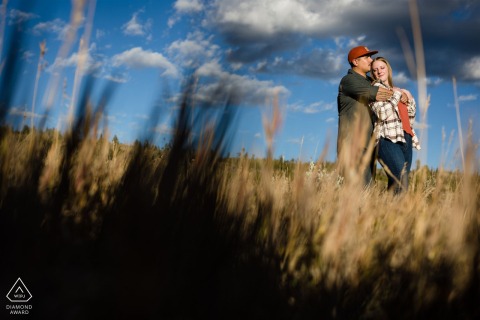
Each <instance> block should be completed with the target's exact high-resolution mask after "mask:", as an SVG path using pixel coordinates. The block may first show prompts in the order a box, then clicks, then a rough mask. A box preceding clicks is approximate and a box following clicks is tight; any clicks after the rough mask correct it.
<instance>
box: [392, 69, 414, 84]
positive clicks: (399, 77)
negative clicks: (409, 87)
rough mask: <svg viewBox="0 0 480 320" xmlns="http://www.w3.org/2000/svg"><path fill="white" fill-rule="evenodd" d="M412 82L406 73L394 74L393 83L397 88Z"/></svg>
mask: <svg viewBox="0 0 480 320" xmlns="http://www.w3.org/2000/svg"><path fill="white" fill-rule="evenodd" d="M409 81H410V79H408V77H407V75H406V74H405V72H397V73H394V74H393V83H394V84H395V85H396V86H401V85H405V84H407V83H408V82H409Z"/></svg>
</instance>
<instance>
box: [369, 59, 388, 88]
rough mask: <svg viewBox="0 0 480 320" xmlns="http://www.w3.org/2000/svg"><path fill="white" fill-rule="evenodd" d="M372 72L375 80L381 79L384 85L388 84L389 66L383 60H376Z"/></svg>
mask: <svg viewBox="0 0 480 320" xmlns="http://www.w3.org/2000/svg"><path fill="white" fill-rule="evenodd" d="M372 72H373V76H374V77H375V79H380V80H382V82H384V83H388V68H387V64H386V63H385V62H383V61H381V60H376V61H374V62H373V64H372Z"/></svg>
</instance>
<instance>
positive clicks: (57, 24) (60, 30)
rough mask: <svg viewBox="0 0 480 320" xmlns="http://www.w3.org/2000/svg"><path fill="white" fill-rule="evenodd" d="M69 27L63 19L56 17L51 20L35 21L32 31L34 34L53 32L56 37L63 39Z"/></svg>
mask: <svg viewBox="0 0 480 320" xmlns="http://www.w3.org/2000/svg"><path fill="white" fill-rule="evenodd" d="M69 28H70V26H69V25H68V24H67V23H66V22H65V21H63V20H62V19H58V18H57V19H55V20H52V21H47V22H40V23H37V24H36V25H35V26H34V27H33V32H34V33H35V34H42V33H55V34H57V38H58V39H60V40H63V39H64V37H65V35H66V34H67V32H68V30H69Z"/></svg>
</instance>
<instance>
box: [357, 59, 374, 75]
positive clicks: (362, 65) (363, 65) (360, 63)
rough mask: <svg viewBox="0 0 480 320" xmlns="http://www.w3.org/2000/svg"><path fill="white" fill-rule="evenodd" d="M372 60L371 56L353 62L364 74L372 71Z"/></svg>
mask: <svg viewBox="0 0 480 320" xmlns="http://www.w3.org/2000/svg"><path fill="white" fill-rule="evenodd" d="M372 61H373V60H372V58H371V57H370V56H363V57H360V58H356V59H354V60H353V64H354V65H355V66H356V67H357V68H358V69H359V70H360V71H361V72H363V73H365V74H366V73H367V72H369V71H370V65H371V64H372Z"/></svg>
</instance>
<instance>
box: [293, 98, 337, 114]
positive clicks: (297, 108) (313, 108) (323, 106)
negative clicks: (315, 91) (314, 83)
mask: <svg viewBox="0 0 480 320" xmlns="http://www.w3.org/2000/svg"><path fill="white" fill-rule="evenodd" d="M335 105H336V103H325V102H323V101H319V102H314V103H311V104H309V105H304V104H303V102H297V103H294V104H291V105H288V107H287V109H288V110H290V111H293V112H301V113H305V114H315V113H320V112H323V111H328V110H332V109H333V107H334V106H335Z"/></svg>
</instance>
